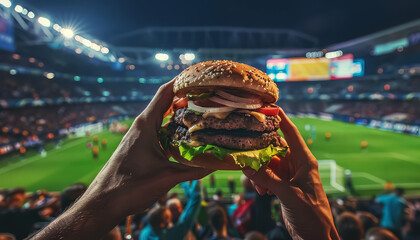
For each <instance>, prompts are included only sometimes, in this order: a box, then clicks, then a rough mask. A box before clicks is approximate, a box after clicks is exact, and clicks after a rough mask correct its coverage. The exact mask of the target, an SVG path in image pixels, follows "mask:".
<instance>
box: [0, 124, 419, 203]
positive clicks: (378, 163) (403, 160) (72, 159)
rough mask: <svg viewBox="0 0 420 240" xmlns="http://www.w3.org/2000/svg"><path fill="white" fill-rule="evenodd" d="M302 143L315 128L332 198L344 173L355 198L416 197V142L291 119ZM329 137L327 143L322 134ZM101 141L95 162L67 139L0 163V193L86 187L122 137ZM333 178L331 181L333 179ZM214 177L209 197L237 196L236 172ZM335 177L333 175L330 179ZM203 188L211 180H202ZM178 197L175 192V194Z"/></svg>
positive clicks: (82, 141)
mask: <svg viewBox="0 0 420 240" xmlns="http://www.w3.org/2000/svg"><path fill="white" fill-rule="evenodd" d="M293 121H294V122H295V124H296V125H297V126H298V128H299V129H300V131H301V133H302V135H303V136H304V137H305V138H308V137H309V133H308V132H306V131H305V130H304V126H305V125H306V124H310V125H313V126H316V137H315V139H314V142H313V144H312V146H311V150H312V151H313V153H314V155H315V156H316V157H317V159H318V160H335V162H336V164H337V165H338V166H337V171H331V167H334V166H332V164H330V163H329V162H328V161H326V162H322V161H321V164H320V173H321V178H322V181H323V183H324V187H325V190H326V191H327V193H330V194H346V192H345V191H344V192H343V186H344V184H343V178H342V176H343V171H344V169H350V170H351V171H352V176H353V183H354V186H355V189H356V192H357V193H358V194H359V195H366V194H371V193H374V192H379V191H380V190H381V189H383V186H384V183H385V181H391V182H392V183H394V184H395V185H396V186H402V187H405V188H407V189H409V190H410V191H409V192H411V193H420V138H419V137H416V136H408V135H403V134H398V133H394V132H386V131H381V130H377V129H370V128H367V127H362V126H357V125H354V124H348V123H343V122H337V121H323V120H319V119H311V118H293ZM326 132H330V133H331V134H332V137H331V139H330V140H326V139H325V137H324V134H325V133H326ZM97 136H99V138H100V140H101V139H103V138H106V139H107V140H108V146H107V149H101V150H100V153H99V158H98V159H97V160H93V158H92V153H91V151H90V150H89V149H87V147H86V144H87V142H88V141H91V138H88V137H81V138H74V139H66V140H64V141H63V144H62V146H61V147H60V148H58V149H56V148H55V146H52V145H50V146H48V147H47V148H48V151H47V152H48V155H47V156H46V157H41V156H40V154H39V153H37V152H35V151H33V152H28V154H27V156H25V157H24V158H20V157H19V156H11V157H8V158H6V159H2V160H1V161H0V188H13V187H18V186H22V187H25V188H27V190H28V191H35V190H38V189H47V190H49V191H60V190H62V189H63V188H65V187H67V186H68V185H70V184H72V183H75V182H83V183H87V184H88V183H90V182H91V181H92V180H93V178H94V177H95V175H96V174H97V173H98V172H99V170H100V169H101V168H102V166H103V165H104V164H105V162H106V161H107V159H108V158H109V157H110V155H111V154H112V152H113V150H114V149H115V148H116V147H117V145H118V143H119V141H120V140H121V138H122V135H117V134H112V133H110V132H108V131H107V130H105V131H103V132H101V133H99V134H97ZM363 140H365V141H367V142H368V147H367V148H366V149H361V147H360V143H361V141H363ZM331 172H333V174H335V178H333V179H332V178H331ZM214 174H215V178H216V188H214V189H211V188H208V191H209V193H212V192H214V191H215V190H216V189H222V191H224V192H225V193H227V192H228V188H227V186H228V184H227V182H228V180H227V179H228V178H230V177H232V178H233V179H235V181H236V183H237V184H236V186H237V189H238V190H240V189H241V188H240V181H239V178H240V174H241V173H240V172H237V171H218V172H216V173H214ZM333 177H334V175H333ZM204 185H207V186H208V185H209V180H208V179H204ZM175 191H177V189H175Z"/></svg>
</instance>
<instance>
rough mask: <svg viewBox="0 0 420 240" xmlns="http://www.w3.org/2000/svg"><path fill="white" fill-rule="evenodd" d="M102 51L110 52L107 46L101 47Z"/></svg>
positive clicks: (104, 52)
mask: <svg viewBox="0 0 420 240" xmlns="http://www.w3.org/2000/svg"><path fill="white" fill-rule="evenodd" d="M101 53H103V54H107V53H109V49H108V48H107V47H102V48H101Z"/></svg>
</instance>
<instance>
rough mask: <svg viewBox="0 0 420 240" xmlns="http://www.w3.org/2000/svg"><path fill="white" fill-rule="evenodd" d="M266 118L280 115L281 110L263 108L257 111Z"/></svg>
mask: <svg viewBox="0 0 420 240" xmlns="http://www.w3.org/2000/svg"><path fill="white" fill-rule="evenodd" d="M256 111H257V112H260V113H262V114H264V115H266V116H275V115H278V114H279V109H278V108H276V107H262V108H259V109H257V110H256Z"/></svg>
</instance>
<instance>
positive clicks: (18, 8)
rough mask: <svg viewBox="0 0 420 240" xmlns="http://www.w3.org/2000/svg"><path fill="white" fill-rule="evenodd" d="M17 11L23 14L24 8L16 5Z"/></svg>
mask: <svg viewBox="0 0 420 240" xmlns="http://www.w3.org/2000/svg"><path fill="white" fill-rule="evenodd" d="M15 11H16V12H17V13H21V12H22V11H23V7H22V6H20V5H16V6H15Z"/></svg>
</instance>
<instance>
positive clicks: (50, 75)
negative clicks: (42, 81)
mask: <svg viewBox="0 0 420 240" xmlns="http://www.w3.org/2000/svg"><path fill="white" fill-rule="evenodd" d="M45 77H46V78H48V79H53V78H54V77H55V75H54V73H47V74H46V75H45Z"/></svg>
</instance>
